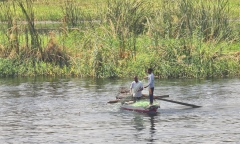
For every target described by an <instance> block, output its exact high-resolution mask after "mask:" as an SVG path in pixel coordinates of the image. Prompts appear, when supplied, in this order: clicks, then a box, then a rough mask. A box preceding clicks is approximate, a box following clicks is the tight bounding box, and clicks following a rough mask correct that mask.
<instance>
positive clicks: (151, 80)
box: [144, 68, 154, 105]
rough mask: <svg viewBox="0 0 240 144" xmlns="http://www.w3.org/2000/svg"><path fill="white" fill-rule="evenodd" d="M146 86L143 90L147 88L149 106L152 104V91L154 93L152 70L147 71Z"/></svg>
mask: <svg viewBox="0 0 240 144" xmlns="http://www.w3.org/2000/svg"><path fill="white" fill-rule="evenodd" d="M147 78H148V84H147V86H145V87H144V88H147V87H149V100H150V105H152V104H153V91H154V75H153V69H152V68H149V69H148V76H147Z"/></svg>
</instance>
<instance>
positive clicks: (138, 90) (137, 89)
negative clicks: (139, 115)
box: [130, 76, 143, 101]
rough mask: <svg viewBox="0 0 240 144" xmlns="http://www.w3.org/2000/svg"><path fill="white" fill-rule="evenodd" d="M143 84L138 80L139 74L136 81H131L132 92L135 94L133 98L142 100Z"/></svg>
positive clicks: (135, 78)
mask: <svg viewBox="0 0 240 144" xmlns="http://www.w3.org/2000/svg"><path fill="white" fill-rule="evenodd" d="M142 90H143V84H142V82H141V81H139V80H138V77H137V76H134V81H133V82H132V83H131V86H130V92H131V94H132V96H133V100H134V101H136V100H140V99H141V97H142Z"/></svg>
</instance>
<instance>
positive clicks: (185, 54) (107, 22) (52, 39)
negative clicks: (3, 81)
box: [0, 0, 240, 78]
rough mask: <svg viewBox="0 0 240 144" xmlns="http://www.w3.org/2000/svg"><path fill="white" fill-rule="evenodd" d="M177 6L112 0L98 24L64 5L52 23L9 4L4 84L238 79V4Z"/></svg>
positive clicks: (0, 66) (0, 62) (0, 38)
mask: <svg viewBox="0 0 240 144" xmlns="http://www.w3.org/2000/svg"><path fill="white" fill-rule="evenodd" d="M176 2H177V3H178V4H177V5H176V4H172V3H170V2H166V3H164V5H161V3H159V4H158V5H156V3H150V2H146V1H136V0H133V1H124V2H122V1H117V0H111V1H108V2H106V3H104V7H102V11H101V12H100V11H95V13H94V15H95V16H93V15H92V14H90V13H88V12H87V11H84V10H82V9H81V6H79V5H77V4H79V3H78V2H77V4H76V1H75V3H74V2H69V3H64V2H63V3H60V2H59V4H61V6H60V9H58V10H57V9H55V10H57V11H58V13H61V15H62V16H61V18H57V19H58V20H57V21H58V22H56V21H55V18H54V19H52V20H50V19H48V20H47V21H45V23H44V22H42V21H39V20H41V19H42V18H39V17H38V16H36V15H38V14H39V13H38V12H39V11H38V12H37V11H36V8H37V7H38V6H39V5H38V4H39V3H38V4H36V3H27V4H26V3H21V2H16V3H15V4H16V5H15V6H16V9H12V3H2V4H3V5H2V7H3V6H4V8H3V11H2V13H1V22H2V23H6V24H3V25H2V27H1V28H0V29H1V31H0V57H1V58H0V76H2V77H8V76H38V75H43V76H76V77H103V78H106V77H126V76H132V75H135V74H137V75H139V76H145V75H146V73H145V70H146V69H147V68H149V67H152V68H153V69H154V73H155V75H156V76H157V77H159V78H206V77H226V76H230V77H232V76H239V75H240V61H239V55H240V54H239V53H240V41H239V39H240V38H239V35H240V24H239V23H238V22H237V21H234V22H233V21H230V20H229V19H231V20H232V19H235V18H236V16H235V15H231V14H232V12H233V11H234V10H236V9H232V7H230V6H231V5H232V3H230V1H227V0H226V1H222V2H219V3H218V4H217V5H208V6H206V5H205V4H206V3H203V2H202V3H201V2H199V3H197V2H188V3H185V2H184V0H178V1H176ZM227 2H229V4H227ZM13 3H14V2H13ZM207 3H208V4H213V3H212V2H211V1H207ZM41 4H44V3H41ZM153 4H155V5H154V7H153ZM56 6H59V5H56ZM182 6H184V7H182ZM46 7H47V6H45V8H46ZM185 7H187V8H188V9H185ZM156 8H157V9H156ZM85 10H86V9H85ZM16 13H17V14H18V15H19V17H18V16H17V15H15V14H16ZM35 14H36V15H35ZM48 15H50V16H51V14H48ZM96 15H98V16H96ZM96 18H98V21H97V22H96ZM44 19H45V18H44ZM19 22H21V23H19Z"/></svg>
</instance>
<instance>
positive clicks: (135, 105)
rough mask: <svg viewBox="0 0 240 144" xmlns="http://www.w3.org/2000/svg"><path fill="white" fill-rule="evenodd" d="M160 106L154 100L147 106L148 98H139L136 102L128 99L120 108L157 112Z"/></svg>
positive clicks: (141, 111)
mask: <svg viewBox="0 0 240 144" xmlns="http://www.w3.org/2000/svg"><path fill="white" fill-rule="evenodd" d="M158 108H160V105H159V103H158V102H156V101H154V103H153V104H152V105H151V106H149V100H139V101H136V102H133V101H130V102H125V103H124V104H122V105H121V109H123V110H129V111H135V112H140V113H157V109H158Z"/></svg>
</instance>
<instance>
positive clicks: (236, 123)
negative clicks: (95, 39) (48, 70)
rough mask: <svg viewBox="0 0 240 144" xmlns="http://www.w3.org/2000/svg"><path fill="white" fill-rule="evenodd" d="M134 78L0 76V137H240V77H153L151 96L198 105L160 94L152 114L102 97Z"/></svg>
mask: <svg viewBox="0 0 240 144" xmlns="http://www.w3.org/2000/svg"><path fill="white" fill-rule="evenodd" d="M131 81H132V80H129V79H82V78H54V79H53V78H36V79H34V78H22V79H20V78H13V79H9V78H8V79H1V80H0V105H1V107H0V132H1V133H0V143H3V144H4V143H61V144H62V143H76V144H79V143H81V144H83V143H86V144H90V143H93V144H95V143H98V144H101V143H102V144H106V143H114V144H118V143H119V144H122V143H124V144H125V143H131V144H134V143H137V144H141V143H142V144H146V143H156V144H164V143H171V144H175V143H176V144H177V143H184V144H186V143H189V144H192V143H201V144H202V143H206V144H208V143H211V144H213V143H240V108H239V107H240V90H239V88H240V79H238V78H235V79H214V80H181V79H180V80H155V95H166V94H169V95H170V97H169V98H168V99H171V100H175V101H182V102H186V103H190V104H195V105H201V106H202V107H201V108H191V107H187V106H183V105H179V104H173V103H169V102H163V101H159V102H160V105H161V108H160V109H159V110H158V113H157V115H147V114H141V113H136V112H131V111H124V110H120V109H119V107H120V104H107V102H108V101H109V100H114V99H115V96H116V95H117V93H118V90H119V88H120V87H122V86H124V87H129V86H130V83H131ZM143 83H146V81H143ZM144 93H147V90H144Z"/></svg>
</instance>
